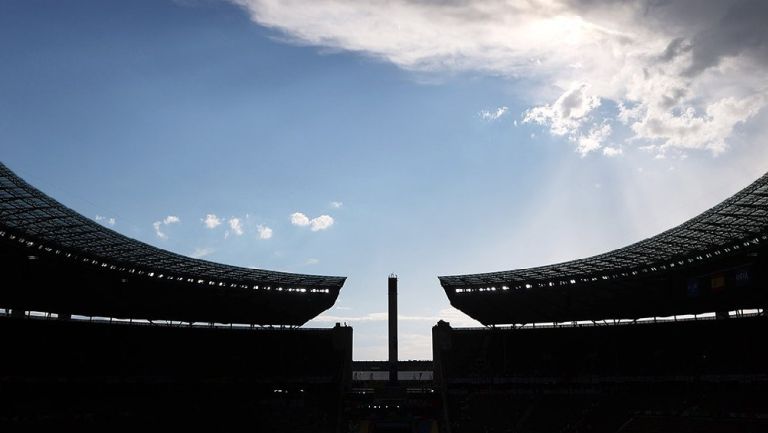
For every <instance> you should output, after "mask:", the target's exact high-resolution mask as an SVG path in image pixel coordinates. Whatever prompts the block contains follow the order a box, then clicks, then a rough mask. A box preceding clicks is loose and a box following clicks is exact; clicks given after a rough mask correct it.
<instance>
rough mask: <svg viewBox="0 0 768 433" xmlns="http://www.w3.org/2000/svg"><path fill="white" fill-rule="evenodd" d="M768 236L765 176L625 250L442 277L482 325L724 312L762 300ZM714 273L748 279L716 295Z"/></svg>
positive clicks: (456, 299) (461, 306)
mask: <svg viewBox="0 0 768 433" xmlns="http://www.w3.org/2000/svg"><path fill="white" fill-rule="evenodd" d="M766 244H768V174H766V175H764V176H762V177H761V178H760V179H758V180H757V181H755V182H754V183H752V184H751V185H749V186H748V187H746V188H744V189H743V190H741V191H740V192H738V193H737V194H735V195H734V196H732V197H730V198H728V199H727V200H725V201H723V202H722V203H720V204H718V205H717V206H715V207H713V208H712V209H710V210H708V211H706V212H704V213H702V214H700V215H698V216H696V217H694V218H692V219H691V220H689V221H687V222H685V223H683V224H681V225H679V226H677V227H675V228H672V229H670V230H667V231H665V232H663V233H661V234H659V235H656V236H653V237H651V238H648V239H645V240H642V241H640V242H637V243H635V244H632V245H629V246H627V247H624V248H621V249H617V250H613V251H610V252H607V253H604V254H599V255H597V256H594V257H589V258H586V259H580V260H573V261H568V262H563V263H558V264H554V265H548V266H540V267H535V268H528V269H517V270H511V271H502V272H491V273H484V274H472V275H455V276H444V277H439V279H440V283H441V285H442V286H443V288H444V289H445V291H446V294H447V295H448V297H449V299H450V301H451V304H452V305H454V306H456V307H457V308H459V309H460V310H463V311H464V312H466V313H467V314H469V315H470V316H472V317H474V318H476V319H478V320H479V321H480V322H482V323H484V324H499V323H530V322H549V321H571V320H599V319H606V318H637V317H649V316H662V315H672V314H687V313H697V312H704V311H715V310H717V311H720V310H719V308H726V309H727V308H728V306H747V305H743V304H751V305H748V307H754V306H755V304H754V303H755V302H763V301H764V298H765V295H764V294H763V291H762V290H758V289H756V288H755V285H756V282H757V281H761V280H762V279H763V278H764V276H763V275H764V271H763V270H762V268H764V267H765V259H764V258H763V257H762V254H761V253H762V252H763V251H765V247H766ZM737 274H738V275H737ZM718 275H722V276H723V278H725V279H726V280H728V279H729V278H734V279H741V281H742V283H743V284H742V283H739V284H737V283H732V284H730V286H739V289H738V290H736V289H734V290H730V291H725V292H727V293H728V294H727V295H725V294H718V295H714V294H712V292H713V287H711V286H712V285H713V284H720V283H719V282H718V283H712V281H705V280H707V278H709V277H711V278H719V277H718ZM745 279H746V280H745ZM718 281H720V280H718ZM705 285H709V286H710V287H706V288H705V287H703V286H705ZM747 286H749V287H751V289H747V288H746V287H747ZM718 288H719V287H718ZM718 292H723V291H718ZM694 295H695V296H694ZM713 309H714V310H713ZM702 310H704V311H702Z"/></svg>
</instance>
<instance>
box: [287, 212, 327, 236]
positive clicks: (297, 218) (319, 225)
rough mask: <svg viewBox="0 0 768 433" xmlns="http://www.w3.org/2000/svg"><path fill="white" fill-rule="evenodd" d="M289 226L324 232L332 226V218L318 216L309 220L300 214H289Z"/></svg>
mask: <svg viewBox="0 0 768 433" xmlns="http://www.w3.org/2000/svg"><path fill="white" fill-rule="evenodd" d="M291 224H293V225H295V226H300V227H304V226H310V230H312V231H313V232H316V231H320V230H325V229H327V228H329V227H331V226H332V225H333V217H331V216H330V215H320V216H319V217H317V218H312V219H309V217H308V216H306V215H305V214H303V213H301V212H294V213H292V214H291Z"/></svg>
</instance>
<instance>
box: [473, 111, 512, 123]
mask: <svg viewBox="0 0 768 433" xmlns="http://www.w3.org/2000/svg"><path fill="white" fill-rule="evenodd" d="M507 112H509V107H505V106H502V107H498V108H497V109H496V110H493V111H491V110H480V112H479V113H477V115H478V116H479V117H480V118H481V119H483V120H487V121H489V122H492V121H494V120H498V119H499V118H500V117H501V116H503V115H505V114H507ZM515 125H517V123H515Z"/></svg>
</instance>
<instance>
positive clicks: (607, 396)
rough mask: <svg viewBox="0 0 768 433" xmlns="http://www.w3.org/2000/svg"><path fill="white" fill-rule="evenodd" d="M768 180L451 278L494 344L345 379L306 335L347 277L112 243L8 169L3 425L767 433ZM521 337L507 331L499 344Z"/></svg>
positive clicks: (324, 338) (355, 370) (345, 353)
mask: <svg viewBox="0 0 768 433" xmlns="http://www.w3.org/2000/svg"><path fill="white" fill-rule="evenodd" d="M767 244H768V176H763V177H761V178H760V179H759V180H757V181H756V182H754V183H753V184H751V185H750V186H748V187H747V188H745V189H744V190H742V191H741V192H739V193H737V194H736V195H734V196H733V197H731V198H729V199H727V200H726V201H724V202H723V203H721V204H720V205H717V206H715V207H714V208H712V209H710V210H709V211H707V212H705V213H703V214H701V215H700V216H698V217H695V218H693V219H691V220H690V221H688V222H686V223H684V224H682V225H680V226H679V227H676V228H673V229H671V230H668V231H666V232H664V233H662V234H660V235H658V236H655V237H652V238H650V239H647V240H644V241H641V242H638V243H636V244H633V245H630V246H628V247H626V248H622V249H619V250H616V251H612V252H609V253H605V254H602V255H598V256H595V257H592V258H588V259H583V260H575V261H571V262H566V263H562V264H557V265H551V266H544V267H539V268H532V269H522V270H515V271H507V272H495V273H489V274H477V275H462V276H451V277H440V282H441V284H442V286H443V288H444V290H445V292H446V295H447V296H448V299H449V300H450V302H451V304H452V305H454V306H455V307H456V308H458V309H459V310H461V311H463V312H465V313H466V314H468V315H469V316H471V317H473V318H475V319H477V320H478V321H479V322H481V323H482V324H484V325H486V327H484V328H453V327H451V326H450V324H449V323H446V322H443V321H440V322H439V323H438V324H437V325H436V326H435V327H434V328H433V331H432V352H433V361H413V360H411V361H400V360H399V359H398V357H397V322H396V317H397V316H396V312H397V277H396V276H394V275H391V276H390V278H389V279H388V287H389V309H390V322H389V330H390V341H389V344H390V348H391V350H390V359H389V360H388V361H368V362H353V361H352V328H350V327H348V326H346V325H344V326H342V325H340V324H336V326H333V327H331V328H327V329H310V328H300V326H301V325H303V324H305V323H306V322H307V321H308V320H310V319H312V318H313V317H315V316H317V315H318V314H320V313H321V312H323V311H325V310H327V309H328V308H330V307H331V306H332V305H333V304H334V302H335V301H336V299H337V297H338V295H339V291H340V289H341V287H342V285H343V284H344V281H345V279H344V278H343V277H323V276H314V275H299V274H288V273H282V272H272V271H266V270H254V269H244V268H238V267H233V266H226V265H220V264H216V263H211V262H207V261H203V260H197V259H190V258H186V257H183V256H180V255H177V254H174V253H170V252H167V251H164V250H161V249H157V248H155V247H151V246H149V245H146V244H143V243H141V242H138V241H135V240H132V239H130V238H127V237H125V236H123V235H120V234H118V233H116V232H114V231H112V230H109V229H107V228H105V227H102V226H101V225H99V224H96V223H94V222H92V221H90V220H89V219H87V218H85V217H83V216H81V215H79V214H77V213H75V212H74V211H72V210H70V209H68V208H66V207H64V206H63V205H61V204H59V203H58V202H56V201H55V200H54V199H52V198H50V197H48V196H46V195H45V194H43V193H42V192H40V191H38V190H37V189H35V188H34V187H32V186H31V185H29V184H28V183H26V182H25V181H23V180H22V179H20V178H19V177H18V176H16V175H15V174H14V173H12V172H11V171H10V170H9V169H8V168H7V167H5V166H4V165H0V246H2V249H0V258H1V259H2V261H3V264H4V266H3V277H4V283H3V285H2V288H1V289H0V308H2V310H0V311H1V312H2V316H0V341H2V343H3V356H2V358H1V359H2V372H3V373H2V376H1V377H0V385H2V389H3V393H2V396H0V402H1V403H2V404H1V405H0V406H2V408H1V409H0V428H2V429H3V430H13V429H29V428H39V427H53V426H55V427H65V428H82V427H89V428H91V427H96V428H115V426H121V427H122V428H124V429H133V430H135V429H142V428H145V426H146V425H148V423H151V424H153V425H158V426H164V427H167V428H179V427H183V428H189V427H204V428H210V429H217V430H220V431H232V430H237V429H239V428H240V426H242V425H248V426H250V427H252V428H254V429H256V430H259V431H295V432H323V431H328V432H341V431H345V432H360V433H365V432H386V431H406V432H437V431H442V432H454V433H461V432H625V433H626V432H641V431H654V432H680V431H702V432H707V431H719V432H739V431H764V430H767V429H768V421H766V420H768V400H767V399H766V398H765V389H766V385H768V370H766V365H768V349H766V347H765V344H764V343H763V336H764V335H765V333H766V331H768V320H767V318H766V316H765V310H764V308H765V304H766V292H765V278H766V262H765V253H766V251H765V249H766V245H767ZM501 325H506V326H501Z"/></svg>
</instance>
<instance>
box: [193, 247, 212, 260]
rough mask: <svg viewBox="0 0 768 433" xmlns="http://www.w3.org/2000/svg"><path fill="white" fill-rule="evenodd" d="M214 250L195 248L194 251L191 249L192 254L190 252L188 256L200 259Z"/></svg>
mask: <svg viewBox="0 0 768 433" xmlns="http://www.w3.org/2000/svg"><path fill="white" fill-rule="evenodd" d="M214 251H215V250H214V249H213V248H195V250H194V251H192V254H190V257H192V258H195V259H201V258H203V257H205V256H207V255H210V254H211V253H213V252H214Z"/></svg>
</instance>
